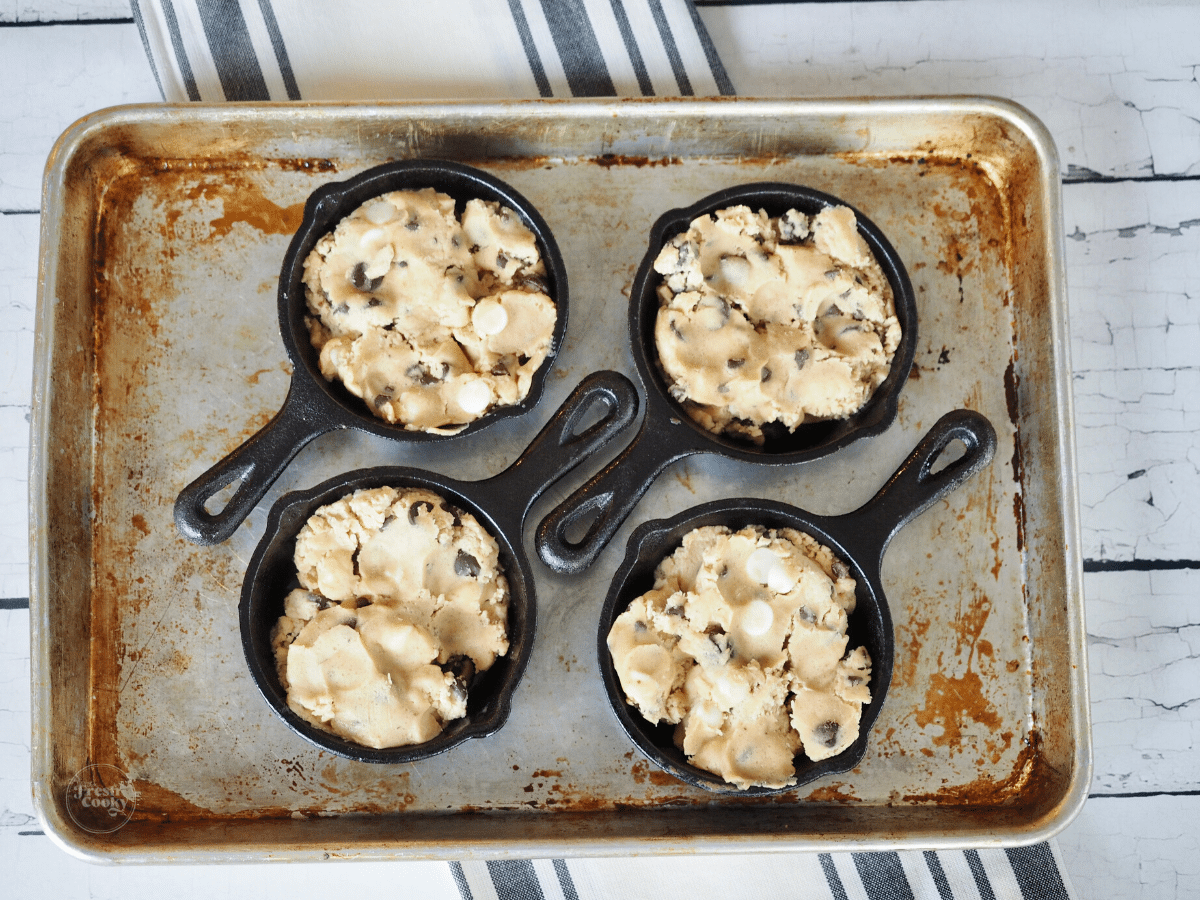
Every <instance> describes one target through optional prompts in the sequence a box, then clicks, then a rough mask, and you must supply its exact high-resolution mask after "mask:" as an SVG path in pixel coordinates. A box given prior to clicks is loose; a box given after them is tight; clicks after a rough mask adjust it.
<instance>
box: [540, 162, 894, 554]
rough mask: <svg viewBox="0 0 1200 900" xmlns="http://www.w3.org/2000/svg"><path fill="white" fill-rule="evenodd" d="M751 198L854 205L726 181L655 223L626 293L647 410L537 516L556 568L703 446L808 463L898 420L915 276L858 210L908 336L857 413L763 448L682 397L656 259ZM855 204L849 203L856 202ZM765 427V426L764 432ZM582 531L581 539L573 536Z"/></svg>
mask: <svg viewBox="0 0 1200 900" xmlns="http://www.w3.org/2000/svg"><path fill="white" fill-rule="evenodd" d="M738 204H745V205H747V206H749V207H750V208H751V209H753V210H758V209H765V210H766V211H767V214H768V215H769V216H780V215H782V214H783V213H785V212H787V211H788V210H789V209H797V210H800V211H801V212H803V213H806V214H807V215H815V214H816V213H818V212H820V211H821V210H822V209H824V208H826V207H828V206H849V204H847V203H844V202H843V201H841V200H839V199H838V198H837V197H833V196H830V195H829V194H826V193H823V192H821V191H818V190H814V189H813V188H809V187H804V186H801V185H795V184H783V183H776V182H765V183H762V182H760V183H755V184H747V185H743V186H740V187H733V188H728V189H727V190H723V191H720V192H718V193H715V194H712V195H710V196H708V197H705V198H704V199H703V200H700V201H699V202H697V203H695V204H694V205H692V206H689V207H687V208H686V209H674V210H671V211H670V212H667V213H665V214H664V215H663V216H662V217H660V218H659V220H658V221H657V222H655V224H654V227H653V229H652V230H651V232H650V245H649V249H648V250H647V252H646V255H645V257H644V258H643V259H642V263H641V266H640V268H639V269H638V272H637V275H636V276H635V277H634V280H633V287H632V290H631V292H630V298H629V338H630V341H631V342H632V350H633V358H634V363H635V365H636V366H637V371H638V375H639V376H640V377H641V380H642V385H643V388H644V390H645V394H646V415H645V418H644V419H643V421H642V426H641V429H640V430H639V431H638V433H637V435H636V437H634V439H633V441H632V442H631V443H630V444H629V446H627V447H626V448H625V449H624V450H623V451H622V452H621V454H620V455H619V456H618V457H617V458H616V459H615V460H613V462H611V463H610V464H609V465H608V466H607V467H606V468H605V469H604V470H603V471H601V472H599V473H598V474H597V475H596V476H595V477H593V478H592V479H591V480H590V481H588V482H587V483H586V484H585V485H583V486H582V487H581V488H579V489H578V490H577V491H576V492H575V493H573V494H572V495H571V496H570V497H568V498H567V499H566V500H564V501H563V502H562V503H561V504H559V506H557V507H556V508H555V509H554V510H553V511H552V512H550V513H549V514H548V515H547V516H546V517H545V518H544V519H543V520H542V522H541V524H540V526H539V528H538V532H537V550H538V553H539V555H540V556H541V558H542V561H543V562H544V563H545V564H546V565H547V566H549V567H550V568H551V569H554V570H555V571H557V572H566V573H576V572H582V571H583V570H584V569H586V568H587V567H588V566H590V565H591V564H592V563H593V562H595V560H596V557H597V556H599V555H600V552H601V551H602V550H603V549H604V547H605V545H606V544H607V543H608V542H609V540H611V539H612V536H613V535H614V534H615V533H616V531H617V529H618V528H620V527H621V523H622V522H624V521H625V519H626V518H628V516H629V514H630V513H631V512H632V511H633V508H634V507H635V506H636V505H637V503H638V501H639V500H640V499H641V497H642V495H643V494H644V493H645V492H646V490H647V489H648V488H649V487H650V485H651V484H652V483H653V482H654V480H655V479H656V478H657V477H658V476H659V475H660V474H661V473H662V471H663V470H664V469H666V468H667V466H669V465H670V464H671V463H673V462H675V461H677V460H680V459H683V458H684V457H686V456H691V455H693V454H697V453H714V454H720V455H722V456H728V457H732V458H734V459H740V460H745V461H747V462H755V463H762V464H765V465H789V464H792V463H803V462H808V461H810V460H814V459H818V458H820V457H822V456H827V455H828V454H830V453H833V452H834V451H835V450H838V449H839V448H841V447H845V446H846V445H847V444H850V443H851V442H853V441H856V440H859V439H861V438H865V437H870V436H872V435H876V434H879V433H881V432H882V431H884V430H885V429H886V428H887V427H888V426H889V425H890V424H891V423H892V420H893V419H894V418H895V417H896V409H897V405H898V404H899V402H900V389H901V387H902V386H903V385H904V382H905V380H906V379H907V378H908V373H909V369H910V368H912V361H913V354H914V352H915V350H916V345H917V307H916V299H915V295H914V293H913V288H912V283H911V282H910V281H909V278H908V272H907V270H906V269H905V268H904V264H903V262H901V260H900V257H899V255H898V254H897V253H896V251H895V249H894V248H893V247H892V245H891V244H890V243H889V242H888V240H887V238H886V237H885V236H884V235H883V232H881V231H880V230H879V228H878V227H877V226H876V225H875V224H874V223H873V222H871V221H870V220H869V219H868V218H867V217H866V216H864V215H863V214H862V213H860V212H858V210H855V216H856V217H857V220H858V231H859V234H861V235H862V237H863V238H864V240H866V242H867V245H868V246H869V247H870V248H871V252H872V253H874V255H875V258H876V259H877V260H878V262H879V265H880V267H881V268H882V269H883V273H884V275H885V276H886V277H887V280H888V282H889V283H890V284H891V287H892V294H893V295H894V298H895V305H896V318H897V319H898V320H899V322H900V327H901V329H902V337H901V341H900V346H899V347H898V348H897V349H896V354H895V357H894V358H893V361H892V366H891V371H890V373H889V374H888V377H887V379H886V380H885V381H884V382H883V384H881V385H880V386H879V387H878V388H877V389H876V390H875V392H874V394H873V395H872V396H871V399H870V400H869V401H868V402H867V404H866V405H865V406H864V407H863V408H862V409H861V410H859V411H858V412H857V413H855V414H854V415H852V416H850V417H849V418H846V419H840V420H835V421H823V422H811V423H805V424H803V425H801V426H800V427H798V428H797V429H796V430H795V431H794V432H788V431H787V429H786V428H783V427H780V428H779V429H778V430H777V431H775V432H768V433H766V436H765V440H764V442H763V443H762V445H761V446H759V445H755V444H752V443H750V442H749V441H742V440H738V439H737V438H735V437H730V436H727V435H717V434H713V433H712V432H709V431H706V430H705V429H704V428H703V427H702V426H701V425H699V424H697V423H696V422H695V421H693V420H692V418H691V417H690V416H689V415H688V414H687V412H686V411H685V410H684V408H683V406H682V405H681V404H680V403H679V402H678V401H676V400H675V399H674V398H673V397H672V396H671V393H670V391H669V389H668V382H667V380H666V379H665V377H664V375H663V373H662V370H661V369H660V367H659V364H658V354H657V351H656V350H655V346H654V322H655V318H656V316H657V314H658V308H659V302H658V296H657V293H656V291H657V288H658V285H659V283H660V281H661V276H659V274H658V273H657V272H655V271H654V260H655V258H656V257H657V256H658V254H659V251H661V250H662V248H663V246H664V245H665V244H666V243H667V242H668V241H669V240H671V238H673V237H675V235H677V234H679V233H681V232H683V231H686V230H687V228H688V226H689V225H690V224H691V223H692V220H693V219H695V218H697V217H698V216H702V215H708V214H712V213H714V212H716V211H717V210H719V209H725V208H727V207H730V206H736V205H738ZM851 208H853V207H851ZM764 432H767V429H764ZM578 531H583V532H584V534H583V536H582V537H578V538H576V537H574V535H575V533H576V532H578Z"/></svg>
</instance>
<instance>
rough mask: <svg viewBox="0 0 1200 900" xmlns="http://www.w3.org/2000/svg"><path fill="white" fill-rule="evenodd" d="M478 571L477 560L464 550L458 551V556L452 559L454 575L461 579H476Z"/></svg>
mask: <svg viewBox="0 0 1200 900" xmlns="http://www.w3.org/2000/svg"><path fill="white" fill-rule="evenodd" d="M479 571H480V570H479V560H477V559H476V558H475V557H473V556H472V555H471V554H470V553H468V552H467V551H466V550H459V551H458V556H456V557H454V574H455V575H459V576H461V577H463V578H478V577H479Z"/></svg>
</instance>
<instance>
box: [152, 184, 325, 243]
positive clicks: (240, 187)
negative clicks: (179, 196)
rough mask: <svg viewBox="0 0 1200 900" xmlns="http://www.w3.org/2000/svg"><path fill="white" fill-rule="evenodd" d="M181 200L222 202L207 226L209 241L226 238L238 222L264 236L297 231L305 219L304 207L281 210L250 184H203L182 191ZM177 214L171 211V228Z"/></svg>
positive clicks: (298, 206)
mask: <svg viewBox="0 0 1200 900" xmlns="http://www.w3.org/2000/svg"><path fill="white" fill-rule="evenodd" d="M184 198H185V199H187V200H190V201H193V202H205V203H214V202H215V201H218V200H219V201H220V202H221V207H222V213H221V215H220V216H218V217H217V218H215V219H212V220H210V221H209V223H208V227H209V237H210V238H212V239H220V238H223V237H225V236H226V235H228V234H229V232H230V231H231V230H232V229H233V226H234V225H236V224H237V223H239V222H242V223H244V224H246V225H249V226H250V227H251V228H255V229H257V230H258V231H261V232H262V233H263V234H292V233H293V232H295V231H296V229H298V228H299V227H300V222H301V221H302V220H303V218H304V204H303V203H293V204H292V205H290V206H280V205H279V204H277V203H275V202H273V201H271V200H269V199H268V198H267V197H266V196H265V195H264V194H263V192H262V190H261V189H260V188H258V187H257V186H256V185H255V184H254V183H253V182H252V181H249V180H241V179H237V178H220V179H213V180H211V181H208V180H206V181H203V182H201V183H200V184H196V185H193V186H192V187H191V188H189V189H188V190H187V191H185V192H184ZM180 214H181V210H178V209H176V210H172V212H171V214H170V216H171V217H172V218H170V219H169V221H170V222H171V224H172V225H173V224H174V220H176V219H178V217H179V216H180Z"/></svg>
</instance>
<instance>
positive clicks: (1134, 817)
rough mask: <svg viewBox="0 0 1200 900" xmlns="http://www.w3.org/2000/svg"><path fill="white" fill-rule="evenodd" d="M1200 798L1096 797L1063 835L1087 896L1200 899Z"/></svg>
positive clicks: (1067, 858) (1075, 879)
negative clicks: (1199, 822) (1198, 826)
mask: <svg viewBox="0 0 1200 900" xmlns="http://www.w3.org/2000/svg"><path fill="white" fill-rule="evenodd" d="M1197 821H1200V797H1196V796H1190V797H1180V796H1174V797H1172V796H1161V797H1130V798H1121V799H1107V798H1102V797H1093V798H1092V799H1091V800H1089V801H1088V802H1087V803H1086V804H1085V805H1084V807H1083V811H1082V812H1081V813H1080V814H1079V817H1078V818H1077V819H1076V820H1075V821H1074V822H1073V823H1071V825H1069V826H1067V828H1066V830H1065V831H1064V832H1063V833H1062V834H1061V835H1060V836H1059V839H1058V845H1059V849H1060V850H1061V851H1062V855H1063V859H1064V862H1065V863H1066V866H1067V870H1068V872H1069V873H1070V876H1071V882H1072V884H1073V886H1074V887H1075V891H1076V894H1077V896H1079V897H1080V898H1081V900H1084V898H1087V900H1090V898H1103V900H1176V898H1178V900H1185V898H1193V897H1200V828H1197V827H1196V823H1197Z"/></svg>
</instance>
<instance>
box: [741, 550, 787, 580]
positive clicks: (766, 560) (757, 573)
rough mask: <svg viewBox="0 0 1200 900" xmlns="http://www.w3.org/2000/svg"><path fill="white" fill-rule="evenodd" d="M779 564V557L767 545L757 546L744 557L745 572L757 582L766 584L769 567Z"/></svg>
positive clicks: (769, 572) (769, 571)
mask: <svg viewBox="0 0 1200 900" xmlns="http://www.w3.org/2000/svg"><path fill="white" fill-rule="evenodd" d="M778 565H779V557H778V556H776V555H775V553H774V552H773V551H772V550H771V549H770V548H769V547H759V548H758V549H757V550H755V551H754V552H753V553H751V554H750V555H749V556H747V557H746V574H747V575H749V576H750V577H751V578H753V579H754V580H755V581H757V582H758V583H759V584H766V583H767V579H768V578H769V577H770V574H771V569H773V568H774V567H775V566H778Z"/></svg>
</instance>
